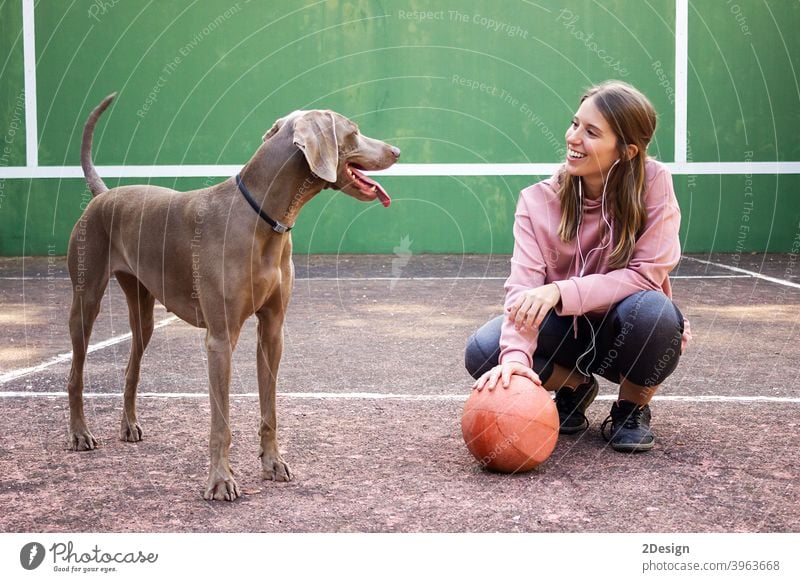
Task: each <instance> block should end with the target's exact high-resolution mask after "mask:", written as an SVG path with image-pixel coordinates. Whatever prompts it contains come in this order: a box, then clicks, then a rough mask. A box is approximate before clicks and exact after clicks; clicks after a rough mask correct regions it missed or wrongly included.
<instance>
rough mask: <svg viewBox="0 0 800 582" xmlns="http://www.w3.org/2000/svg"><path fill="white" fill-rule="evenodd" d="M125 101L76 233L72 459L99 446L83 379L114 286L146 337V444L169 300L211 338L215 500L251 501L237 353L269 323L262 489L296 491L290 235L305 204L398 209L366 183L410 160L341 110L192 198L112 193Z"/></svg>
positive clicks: (137, 359)
mask: <svg viewBox="0 0 800 582" xmlns="http://www.w3.org/2000/svg"><path fill="white" fill-rule="evenodd" d="M115 96H116V93H114V94H112V95H109V96H108V97H106V98H105V99H104V100H103V101H102V103H100V105H98V106H97V107H96V108H95V109H94V110H93V111H92V113H91V114H90V115H89V118H88V120H87V122H86V126H85V128H84V133H83V141H82V144H81V166H82V167H83V173H84V176H85V178H86V182H87V184H88V186H89V190H90V191H91V193H92V200H91V202H90V203H89V204H88V205H87V206H86V208H85V210H84V212H83V214H82V215H81V217H80V219H79V220H78V222H77V223H76V225H75V228H74V229H73V231H72V235H71V237H70V242H69V251H68V257H67V264H68V268H69V274H70V279H71V281H72V290H73V298H72V306H71V309H70V316H69V331H70V337H71V340H72V354H73V357H72V369H71V371H70V375H69V379H68V394H69V410H70V420H69V438H70V445H71V448H72V449H73V450H76V451H85V450H92V449H94V448H95V447H96V446H97V440H96V439H95V438H94V436H92V433H91V432H90V431H89V428H88V426H87V423H86V417H85V415H84V409H83V368H84V363H85V360H86V349H87V346H88V344H89V337H90V335H91V333H92V326H93V324H94V321H95V319H96V317H97V314H98V312H99V310H100V302H101V299H102V297H103V294H104V291H105V289H106V285H107V284H108V280H109V278H110V276H111V274H112V273H113V274H114V276H115V277H116V279H117V281H118V282H119V285H120V287H121V288H122V290H123V292H124V294H125V298H126V300H127V303H128V310H129V319H130V326H131V332H132V340H131V353H130V359H129V361H128V366H127V368H126V370H125V389H124V397H123V412H122V423H121V428H120V438H121V439H122V440H123V441H130V442H136V441H139V440H141V438H142V428H141V426H140V425H139V422H138V420H137V415H136V388H137V384H138V381H139V371H140V363H141V359H142V354H143V353H144V350H145V348H146V347H147V344H148V342H149V341H150V337H151V336H152V333H153V306H154V302H155V301H156V300H158V301H160V302H161V303H162V304H163V305H164V306H165V307H166V309H167V310H168V311H170V312H172V313H174V314H175V315H176V316H178V317H179V318H180V319H182V320H183V321H185V322H187V323H190V324H191V325H193V326H196V327H200V328H205V330H206V337H205V347H206V351H207V354H208V376H209V393H210V401H211V431H210V439H209V449H210V467H209V475H208V480H207V482H206V486H205V492H204V494H203V497H204V498H205V499H207V500H223V499H224V500H227V501H233V500H235V499H236V498H238V497H239V496H240V495H241V490H240V488H239V486H238V485H237V483H236V481H235V480H234V477H233V471H232V470H231V466H230V462H229V449H230V445H231V431H230V418H229V416H230V407H229V399H228V396H229V384H230V378H231V354H232V352H233V350H234V349H235V347H236V342H237V340H238V338H239V333H240V331H241V329H242V325H243V324H244V322H245V320H247V319H248V318H249V317H250V316H252V315H253V314H255V315H256V317H257V318H258V348H257V354H256V361H257V370H258V393H259V402H260V412H261V421H260V426H259V436H260V453H259V456H260V458H261V466H262V476H263V477H264V478H265V479H271V480H275V481H289V480H291V479H292V473H291V471H290V469H289V465H287V463H286V462H285V461H284V460H283V458H282V457H281V455H280V452H279V451H278V440H277V434H276V424H277V420H276V410H275V392H276V378H277V375H278V366H279V364H280V360H281V353H282V350H283V323H284V318H285V315H286V309H287V305H288V303H289V297H290V295H291V290H292V283H293V279H294V266H293V263H292V238H291V233H290V232H289V231H290V230H291V228H292V226H293V225H294V223H295V220H296V218H297V215H298V213H299V212H300V209H301V208H302V207H303V205H304V204H306V202H308V201H309V200H310V199H311V198H313V197H314V196H315V195H316V194H318V193H319V192H321V191H322V190H324V189H326V188H333V189H336V190H341V191H342V192H344V193H345V194H347V195H349V196H352V197H353V198H356V199H357V200H361V201H364V202H370V201H374V200H380V202H381V203H382V204H383V205H384V206H387V207H388V206H389V204H390V203H391V198H390V197H389V195H388V194H387V193H386V191H385V190H384V189H383V188H382V187H381V185H380V184H378V183H377V182H375V181H374V180H372V179H371V178H368V177H367V176H366V175H365V174H364V172H365V171H376V170H384V169H386V168H389V167H390V166H391V165H392V164H394V163H395V162H396V161H397V160H398V158H399V157H400V150H399V149H398V148H396V147H394V146H391V145H389V144H387V143H384V142H382V141H379V140H376V139H372V138H369V137H366V136H364V135H362V134H361V133H360V132H359V128H358V126H357V125H356V124H355V123H353V122H352V121H350V120H349V119H347V118H346V117H344V116H342V115H340V114H338V113H335V112H333V111H321V110H314V111H295V112H294V113H291V114H289V115H287V116H286V117H283V118H281V119H279V120H278V121H276V122H275V124H274V125H273V126H272V128H271V129H270V130H269V131H268V132H267V133H266V134H265V135H264V136H263V143H262V144H261V145H260V147H259V148H258V149H257V150H256V152H255V154H254V155H253V157H252V158H250V161H248V162H247V164H245V165H244V167H243V168H242V170H241V172H240V173H239V174H238V175H237V176H235V177H232V178H229V179H227V180H225V181H224V182H222V183H220V184H217V185H215V186H211V187H209V188H204V189H202V190H194V191H190V192H177V191H175V190H170V189H167V188H161V187H158V186H150V185H143V186H121V187H118V188H113V189H110V190H109V189H108V187H107V186H106V185H105V183H104V182H103V180H102V179H101V178H100V176H99V175H98V173H97V170H96V169H95V166H94V164H93V162H92V135H93V133H94V128H95V125H96V124H97V120H98V118H99V117H100V115H101V114H102V113H103V111H105V110H106V109H107V108H108V106H109V105H110V104H111V102H112V101H113V99H114V97H115Z"/></svg>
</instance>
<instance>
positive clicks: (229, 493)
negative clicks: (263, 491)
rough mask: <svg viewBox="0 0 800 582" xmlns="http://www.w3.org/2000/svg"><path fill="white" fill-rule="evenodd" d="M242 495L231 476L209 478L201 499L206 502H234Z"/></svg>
mask: <svg viewBox="0 0 800 582" xmlns="http://www.w3.org/2000/svg"><path fill="white" fill-rule="evenodd" d="M241 495H242V493H241V491H240V490H239V485H238V484H237V483H236V481H235V480H234V478H233V475H228V476H227V477H222V476H216V477H214V476H209V477H208V483H207V484H206V492H205V493H204V494H203V499H205V500H207V501H234V500H236V499H237V498H238V497H240V496H241Z"/></svg>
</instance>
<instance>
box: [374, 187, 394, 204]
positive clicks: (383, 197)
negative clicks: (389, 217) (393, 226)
mask: <svg viewBox="0 0 800 582" xmlns="http://www.w3.org/2000/svg"><path fill="white" fill-rule="evenodd" d="M375 185H376V186H377V187H378V192H377V193H378V199H379V200H380V201H381V204H383V207H384V208H389V204H391V203H392V199H391V198H390V197H389V195H388V194H387V193H386V190H384V189H383V186H381V185H380V184H378V183H377V182H375Z"/></svg>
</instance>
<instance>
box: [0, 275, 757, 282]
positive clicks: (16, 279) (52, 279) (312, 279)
mask: <svg viewBox="0 0 800 582" xmlns="http://www.w3.org/2000/svg"><path fill="white" fill-rule="evenodd" d="M507 278H508V277H302V278H298V279H295V280H294V282H295V283H306V282H308V281H505V280H506V279H507ZM752 278H753V276H752V275H672V276H671V277H670V279H752ZM36 280H40V281H69V277H36V276H33V277H0V281H36Z"/></svg>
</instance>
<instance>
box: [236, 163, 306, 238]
mask: <svg viewBox="0 0 800 582" xmlns="http://www.w3.org/2000/svg"><path fill="white" fill-rule="evenodd" d="M236 185H237V186H239V192H241V193H242V196H244V199H245V200H247V202H248V204H250V206H252V207H253V210H255V211H256V212H257V213H258V215H259V216H260V217H261V218H263V219H264V221H265V222H266V223H267V224H269V225H270V226H271V227H272V230H274V231H275V232H277V233H278V234H283V233H285V232H289V231H290V230H292V228H294V227H293V226H286V225H285V224H282V223H280V222H278V221H277V220H273V219H272V218H270V216H269V214H267V213H266V212H264V211H263V210H261V207H260V206H259V205H258V202H256V201H255V199H254V198H253V195H252V194H250V191H249V190H248V189H247V186H245V185H244V182H243V181H242V177H241V176H240V175H239V174H236Z"/></svg>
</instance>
